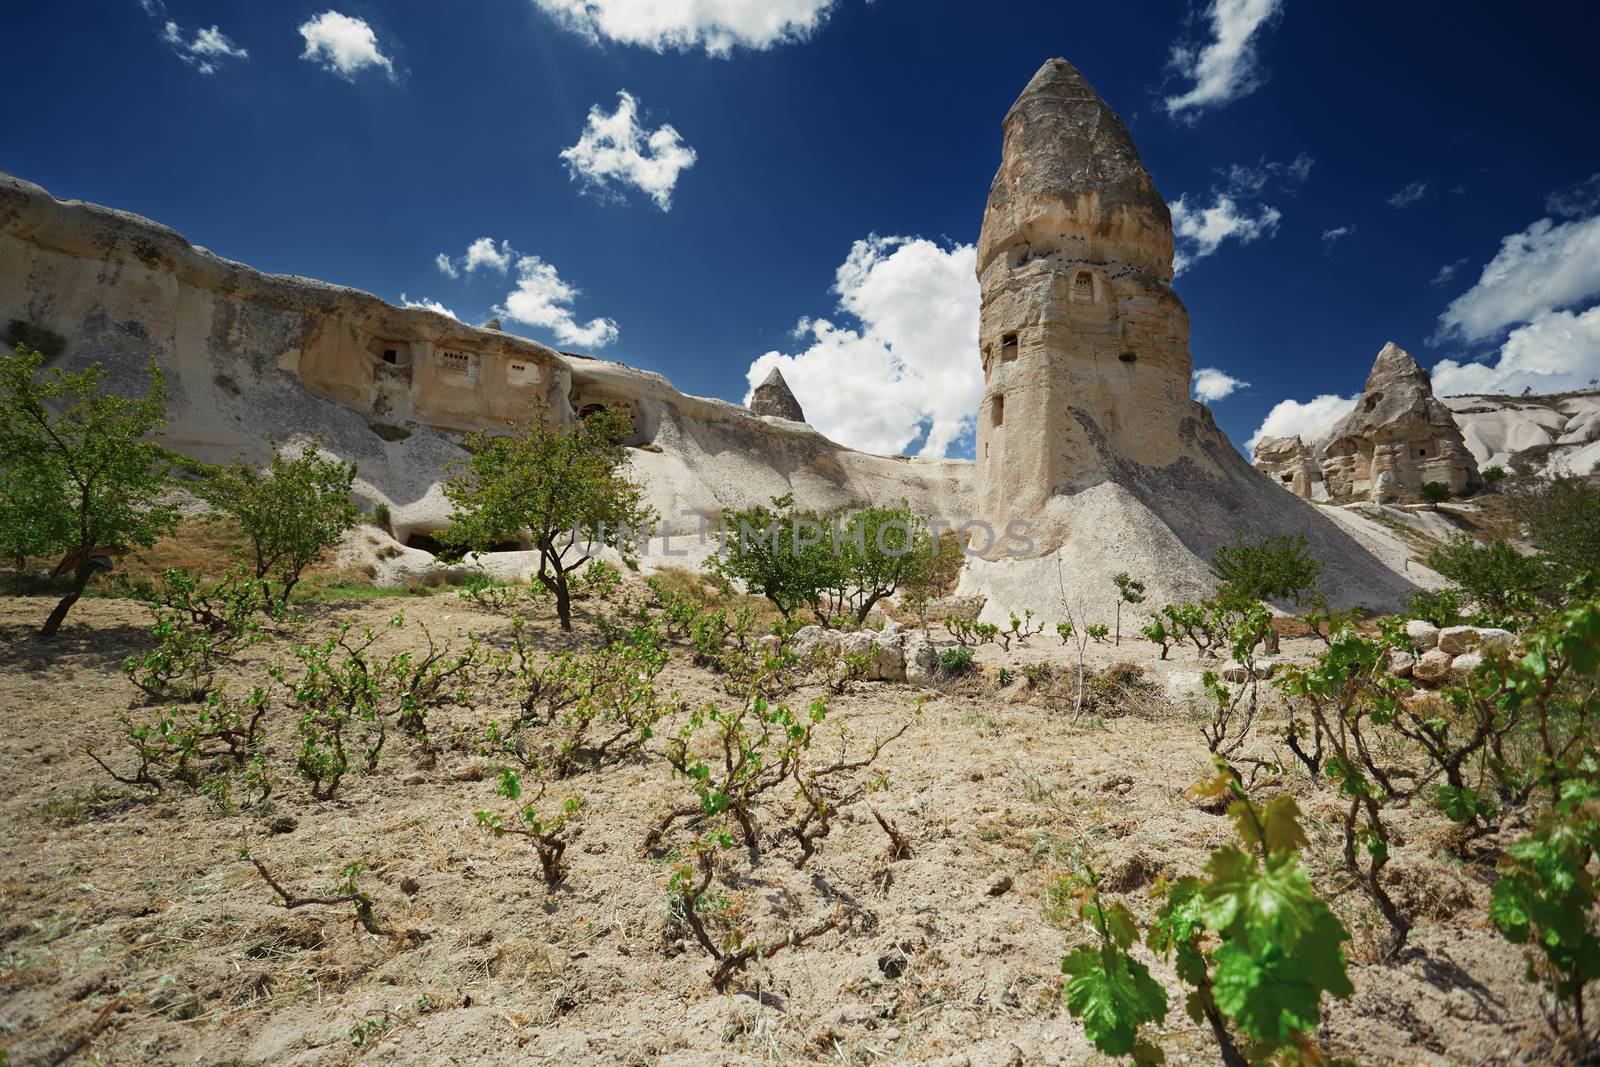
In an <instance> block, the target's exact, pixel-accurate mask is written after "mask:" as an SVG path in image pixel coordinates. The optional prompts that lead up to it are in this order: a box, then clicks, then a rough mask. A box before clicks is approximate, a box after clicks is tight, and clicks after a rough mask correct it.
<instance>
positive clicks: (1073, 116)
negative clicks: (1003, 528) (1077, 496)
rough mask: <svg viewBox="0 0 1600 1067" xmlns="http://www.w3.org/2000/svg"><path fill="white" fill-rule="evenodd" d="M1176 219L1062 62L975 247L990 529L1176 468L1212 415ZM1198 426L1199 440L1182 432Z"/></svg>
mask: <svg viewBox="0 0 1600 1067" xmlns="http://www.w3.org/2000/svg"><path fill="white" fill-rule="evenodd" d="M1172 251H1173V244H1172V216H1171V214H1170V213H1169V212H1168V210H1167V205H1166V202H1165V201H1164V200H1162V198H1161V194H1160V193H1158V192H1157V191H1156V187H1155V183H1154V182H1153V181H1152V180H1151V178H1150V174H1149V172H1148V171H1146V170H1145V167H1144V163H1143V162H1142V161H1141V160H1140V158H1139V152H1138V149H1137V148H1135V147H1134V144H1133V139H1132V138H1131V137H1130V136H1129V135H1128V130H1127V128H1126V127H1125V126H1123V124H1122V120H1121V119H1119V118H1117V116H1116V114H1115V113H1113V112H1112V110H1111V109H1110V108H1109V107H1107V106H1106V103H1105V101H1103V100H1101V99H1100V97H1099V95H1098V94H1096V93H1095V91H1094V89H1093V88H1091V87H1090V85H1089V83H1088V82H1087V81H1085V80H1084V77H1083V75H1082V74H1080V73H1079V72H1078V70H1077V68H1075V67H1073V66H1072V64H1070V63H1068V62H1067V61H1066V60H1064V59H1052V60H1050V61H1049V62H1047V63H1045V64H1044V66H1042V67H1040V68H1039V71H1038V73H1037V74H1035V75H1034V76H1033V79H1032V80H1031V81H1029V82H1028V85H1027V87H1026V88H1025V89H1023V91H1022V95H1021V96H1019V97H1018V98H1017V101H1016V103H1015V104H1013V105H1012V107H1011V110H1010V111H1009V112H1008V113H1007V114H1006V117H1005V121H1004V124H1003V144H1002V148H1001V158H1000V169H999V171H998V172H997V173H996V174H995V177H994V183H993V184H992V185H991V186H990V189H989V201H988V204H987V206H986V207H985V209H984V215H983V229H982V232H981V233H980V234H979V237H978V263H977V271H978V281H979V285H980V287H981V289H982V310H981V325H980V330H979V348H980V353H981V356H982V360H983V371H984V394H983V401H982V407H981V409H980V410H979V413H978V429H977V460H978V486H979V510H980V513H981V515H982V517H983V518H984V519H986V520H987V521H988V522H990V523H991V524H992V525H993V524H996V523H1001V524H1003V522H1004V521H1008V520H1009V519H1010V518H1012V517H1016V516H1032V515H1035V514H1037V513H1038V512H1039V511H1040V510H1041V509H1042V508H1043V507H1044V506H1045V505H1046V504H1047V503H1048V502H1049V501H1050V500H1051V498H1052V497H1054V496H1056V495H1057V494H1060V493H1062V492H1071V491H1073V490H1075V489H1078V488H1082V487H1084V486H1086V485H1091V484H1094V483H1096V482H1098V481H1102V480H1104V479H1105V477H1106V476H1107V472H1108V470H1109V468H1111V467H1113V466H1117V465H1118V461H1119V460H1127V461H1131V462H1133V463H1135V464H1139V465H1142V466H1149V467H1166V466H1169V465H1170V464H1172V463H1174V462H1176V461H1177V460H1178V458H1179V457H1180V456H1181V455H1183V454H1184V453H1185V452H1186V451H1188V450H1189V449H1192V447H1193V445H1194V437H1193V426H1194V424H1195V423H1196V422H1197V421H1205V422H1209V416H1208V414H1206V415H1202V414H1201V409H1199V408H1198V406H1197V405H1196V404H1195V403H1194V402H1193V401H1192V400H1191V399H1190V397H1189V371H1190V364H1189V352H1188V339H1189V318H1188V313H1187V312H1186V311H1185V310H1184V306H1183V303H1182V301H1180V300H1179V299H1178V297H1177V295H1176V294H1175V293H1174V292H1173V291H1172V285H1171V282H1172ZM1186 424H1187V425H1188V427H1189V429H1188V430H1185V429H1184V427H1185V426H1186Z"/></svg>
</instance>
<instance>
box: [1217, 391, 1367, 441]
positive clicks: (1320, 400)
mask: <svg viewBox="0 0 1600 1067" xmlns="http://www.w3.org/2000/svg"><path fill="white" fill-rule="evenodd" d="M1357 399H1359V398H1358V397H1353V396H1335V395H1334V394H1332V393H1324V394H1323V395H1322V396H1319V397H1315V398H1313V399H1311V400H1307V401H1305V402H1304V403H1301V402H1300V401H1298V400H1280V401H1279V402H1278V403H1277V404H1276V405H1274V406H1273V408H1272V410H1271V411H1269V412H1267V417H1266V418H1265V419H1263V420H1262V422H1261V425H1260V426H1258V427H1257V428H1256V432H1255V433H1253V434H1251V435H1250V440H1248V441H1246V442H1245V443H1244V447H1245V449H1246V450H1248V451H1251V452H1254V451H1255V447H1256V442H1257V441H1260V440H1261V439H1262V438H1263V437H1299V438H1300V439H1301V440H1302V441H1305V442H1307V443H1314V442H1316V441H1318V440H1320V439H1321V438H1322V437H1323V436H1324V435H1325V434H1327V432H1328V431H1329V430H1331V429H1333V427H1334V426H1335V425H1336V424H1337V423H1338V421H1339V420H1340V419H1342V418H1344V417H1345V416H1346V415H1348V414H1349V413H1350V410H1351V409H1352V408H1354V407H1355V406H1356V400H1357Z"/></svg>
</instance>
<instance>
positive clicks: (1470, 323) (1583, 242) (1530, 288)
mask: <svg viewBox="0 0 1600 1067" xmlns="http://www.w3.org/2000/svg"><path fill="white" fill-rule="evenodd" d="M1597 296H1600V215H1597V216H1594V217H1592V218H1586V219H1574V220H1572V221H1570V222H1561V223H1558V222H1556V221H1555V220H1554V219H1548V218H1545V219H1540V220H1539V221H1538V222H1535V223H1534V224H1533V225H1531V226H1529V227H1528V228H1527V229H1525V230H1523V231H1522V232H1520V233H1514V234H1511V235H1510V236H1508V237H1506V238H1504V239H1503V240H1502V241H1501V242H1500V251H1499V252H1497V253H1496V254H1495V257H1494V258H1493V259H1491V260H1490V261H1489V263H1488V265H1487V266H1485V267H1484V268H1483V273H1482V275H1480V276H1479V278H1478V281H1477V283H1476V284H1475V285H1473V287H1472V288H1471V289H1468V290H1467V291H1466V292H1465V293H1462V294H1461V295H1460V296H1458V297H1456V298H1455V299H1454V300H1452V301H1451V302H1450V306H1449V307H1447V308H1445V310H1444V313H1443V314H1441V315H1440V316H1439V332H1438V334H1437V336H1438V337H1440V338H1444V337H1459V338H1461V339H1463V340H1466V341H1477V340H1482V339H1484V338H1487V337H1492V336H1494V335H1496V334H1498V333H1499V332H1500V331H1501V330H1503V329H1505V328H1506V327H1508V326H1512V325H1514V324H1516V323H1520V322H1531V321H1533V320H1534V319H1535V318H1538V317H1539V316H1540V315H1542V314H1544V313H1545V312H1549V311H1554V310H1557V309H1560V308H1570V307H1575V306H1576V305H1578V304H1581V303H1586V302H1588V301H1590V300H1593V299H1594V298H1595V297H1597Z"/></svg>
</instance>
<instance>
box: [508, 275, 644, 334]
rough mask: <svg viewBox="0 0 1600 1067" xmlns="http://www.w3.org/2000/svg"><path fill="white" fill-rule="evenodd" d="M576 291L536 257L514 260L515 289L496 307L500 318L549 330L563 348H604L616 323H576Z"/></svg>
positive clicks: (614, 329)
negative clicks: (574, 302) (515, 272)
mask: <svg viewBox="0 0 1600 1067" xmlns="http://www.w3.org/2000/svg"><path fill="white" fill-rule="evenodd" d="M577 296H578V290H577V289H575V288H573V287H572V286H571V285H569V284H568V283H566V282H565V281H563V280H562V279H561V275H560V274H558V273H557V272H556V268H555V267H553V266H552V265H550V264H549V263H546V262H545V261H544V260H542V259H540V258H539V257H538V256H522V257H520V258H518V260H517V287H516V288H515V289H513V290H512V291H511V292H509V293H507V294H506V299H505V303H504V305H502V306H500V307H497V308H495V313H496V314H497V315H499V316H500V317H501V318H506V319H512V320H514V321H516V322H520V323H523V324H525V325H528V326H533V327H536V328H538V329H541V330H549V331H550V332H551V333H552V334H554V335H555V338H556V340H557V341H558V342H559V343H561V344H564V345H574V346H576V347H579V348H603V347H604V346H606V345H608V344H610V343H611V342H612V341H615V340H616V339H617V324H616V323H615V322H613V321H612V320H610V319H599V318H596V319H590V320H589V321H588V322H587V323H579V322H578V321H577V320H576V319H575V318H573V315H572V308H571V307H570V306H569V305H570V304H571V303H572V301H573V300H574V299H576V298H577Z"/></svg>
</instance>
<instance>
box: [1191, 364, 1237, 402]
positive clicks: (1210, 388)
mask: <svg viewBox="0 0 1600 1067" xmlns="http://www.w3.org/2000/svg"><path fill="white" fill-rule="evenodd" d="M1193 384H1194V398H1195V399H1196V400H1199V401H1201V402H1203V403H1206V404H1209V403H1211V402H1212V401H1213V400H1221V399H1222V398H1224V397H1228V396H1232V395H1233V394H1234V393H1235V392H1237V391H1239V390H1240V389H1248V388H1250V383H1249V382H1245V381H1240V380H1239V379H1238V378H1235V377H1234V376H1233V375H1231V374H1229V373H1228V372H1227V371H1223V370H1218V369H1217V368H1216V367H1201V368H1200V369H1199V370H1197V371H1195V372H1194V379H1193Z"/></svg>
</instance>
